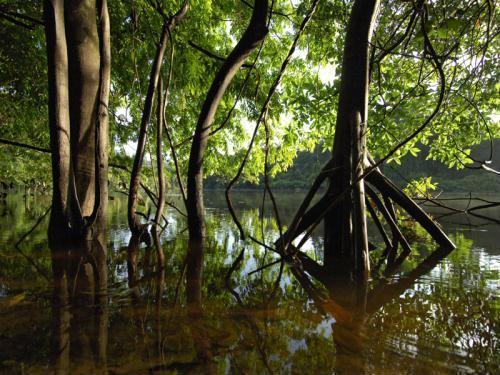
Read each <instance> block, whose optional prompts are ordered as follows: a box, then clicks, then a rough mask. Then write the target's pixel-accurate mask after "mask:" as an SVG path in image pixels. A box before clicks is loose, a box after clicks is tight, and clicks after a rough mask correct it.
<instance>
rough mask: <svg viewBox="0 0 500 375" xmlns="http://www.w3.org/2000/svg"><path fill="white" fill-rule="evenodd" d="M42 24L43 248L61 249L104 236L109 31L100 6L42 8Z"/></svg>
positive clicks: (58, 0) (86, 1)
mask: <svg viewBox="0 0 500 375" xmlns="http://www.w3.org/2000/svg"><path fill="white" fill-rule="evenodd" d="M44 16H45V30H46V42H47V57H48V82H49V127H50V136H51V153H52V173H53V194H52V195H53V201H52V202H53V203H52V214H51V223H50V225H49V242H50V244H51V245H62V246H67V245H68V242H74V243H76V242H79V243H82V241H85V240H89V239H91V238H92V237H94V236H96V235H98V234H99V232H101V231H102V230H104V228H105V221H106V207H107V199H108V193H107V189H108V188H107V183H108V182H107V170H108V156H107V136H108V117H107V111H108V101H109V87H110V60H111V52H110V51H111V48H110V23H109V15H108V10H107V1H106V0H100V1H99V8H98V9H97V7H96V0H75V1H68V2H64V1H62V0H46V1H45V2H44ZM98 20H99V28H98V23H97V21H98ZM96 228H97V229H98V230H97V231H93V229H96Z"/></svg>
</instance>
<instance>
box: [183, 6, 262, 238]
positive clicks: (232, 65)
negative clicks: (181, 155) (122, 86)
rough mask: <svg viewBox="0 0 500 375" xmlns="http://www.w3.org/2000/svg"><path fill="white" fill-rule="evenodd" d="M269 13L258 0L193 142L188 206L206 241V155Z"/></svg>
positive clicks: (195, 234)
mask: <svg viewBox="0 0 500 375" xmlns="http://www.w3.org/2000/svg"><path fill="white" fill-rule="evenodd" d="M267 14H268V0H255V5H254V8H253V13H252V18H251V20H250V24H249V25H248V27H247V29H246V30H245V32H244V34H243V36H242V37H241V39H240V41H239V42H238V44H237V45H236V46H235V47H234V49H233V51H232V52H231V53H230V54H229V56H228V57H227V59H226V60H225V62H224V64H223V65H222V67H221V68H220V70H219V72H218V73H217V75H216V77H215V79H214V80H213V82H212V85H211V86H210V89H209V91H208V93H207V96H206V98H205V102H204V103H203V106H202V109H201V112H200V116H199V117H198V122H197V124H196V130H195V132H194V137H193V142H192V144H191V153H190V155H189V167H188V177H187V202H186V210H187V214H188V229H189V238H190V240H194V241H202V240H203V238H204V237H205V221H204V205H203V159H204V157H205V151H206V148H207V143H208V138H209V136H210V129H211V127H212V123H213V120H214V117H215V113H216V111H217V107H218V106H219V103H220V101H221V99H222V96H223V95H224V92H225V91H226V89H227V87H228V86H229V84H230V82H231V80H232V79H233V77H234V75H235V74H236V73H237V72H238V70H239V69H240V67H241V66H242V65H243V63H244V62H245V60H246V58H247V57H248V56H249V55H250V54H251V53H252V51H253V50H254V49H255V48H256V47H257V46H258V45H259V43H260V42H262V40H263V39H264V37H265V36H266V34H267V26H266V21H267Z"/></svg>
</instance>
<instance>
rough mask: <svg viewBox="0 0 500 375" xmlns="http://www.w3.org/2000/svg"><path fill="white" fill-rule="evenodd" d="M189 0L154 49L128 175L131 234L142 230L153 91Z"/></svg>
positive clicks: (165, 25)
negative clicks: (143, 176) (143, 180)
mask: <svg viewBox="0 0 500 375" xmlns="http://www.w3.org/2000/svg"><path fill="white" fill-rule="evenodd" d="M188 4H189V2H188V1H187V0H186V1H185V2H184V5H183V6H182V8H181V9H180V10H179V11H178V12H177V13H176V14H175V15H174V16H172V17H170V18H168V19H167V20H165V22H164V24H163V28H162V31H161V36H160V41H159V43H158V48H157V49H156V56H155V59H154V60H153V65H152V66H151V74H150V76H149V85H148V91H147V94H146V99H145V101H144V109H143V112H142V119H141V127H140V130H139V139H138V140H137V150H136V153H135V158H134V165H133V167H132V173H131V176H130V186H129V194H128V225H129V227H130V230H131V232H132V233H133V234H140V233H142V231H143V225H141V224H140V222H139V219H138V218H137V214H136V208H137V200H138V198H139V186H140V183H141V170H142V162H143V160H144V150H145V147H146V136H147V132H148V127H149V122H150V120H151V113H152V111H153V101H154V96H155V91H156V89H157V86H158V80H159V78H160V71H161V67H162V64H163V56H164V55H165V50H166V48H167V44H168V39H169V36H170V33H171V32H172V30H173V28H174V27H175V25H176V24H177V23H179V22H180V21H181V20H182V19H183V18H184V16H185V14H186V12H187V10H188Z"/></svg>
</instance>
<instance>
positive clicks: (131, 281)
mask: <svg viewBox="0 0 500 375" xmlns="http://www.w3.org/2000/svg"><path fill="white" fill-rule="evenodd" d="M277 195H278V200H279V208H280V218H281V220H282V221H283V222H284V223H286V222H287V221H289V220H291V218H292V217H293V214H294V212H295V210H296V208H297V205H298V204H299V202H300V201H301V198H302V194H301V193H287V194H285V193H281V194H277ZM172 200H174V201H175V200H178V197H177V198H176V197H172ZM497 200H498V199H497ZM234 201H235V203H236V204H237V206H238V215H239V217H240V218H241V221H242V223H243V225H244V226H245V228H246V229H247V230H248V231H249V232H250V233H252V234H253V235H254V236H255V237H256V238H257V239H259V241H261V242H264V243H266V244H268V245H272V243H273V242H274V240H275V239H276V238H277V236H278V234H279V233H278V226H277V224H276V220H274V219H273V217H272V216H273V215H272V210H271V208H270V207H266V209H265V212H264V214H263V215H262V217H263V219H262V220H261V215H260V211H259V209H260V204H261V196H260V195H257V194H256V193H252V192H239V193H235V196H234ZM453 204H462V203H456V202H455V203H453ZM206 206H207V224H208V233H209V238H208V241H207V243H206V248H205V255H204V257H201V254H199V253H196V251H192V252H190V253H189V256H187V254H188V251H187V237H186V236H187V233H186V231H185V227H186V222H185V219H184V218H183V217H182V216H181V215H180V214H178V213H177V212H176V211H175V210H173V209H168V212H167V214H166V216H167V219H168V222H169V224H168V225H167V226H166V227H165V230H164V231H163V233H162V235H161V238H160V239H159V243H160V247H161V249H162V251H163V254H164V258H165V266H164V267H163V268H161V267H158V264H157V259H158V254H159V253H158V250H157V248H155V246H154V244H153V243H152V244H151V246H149V247H148V246H146V244H140V246H139V247H136V246H133V243H132V244H131V238H130V234H129V232H128V228H127V225H126V201H125V200H124V199H123V198H121V197H120V196H119V195H115V199H114V200H112V201H110V215H109V231H108V235H107V253H108V257H107V261H106V263H105V264H103V266H104V267H105V268H106V270H107V277H106V280H104V281H102V280H99V281H98V282H99V283H101V282H102V283H104V284H103V285H105V288H106V293H103V294H99V295H89V294H88V293H86V292H85V290H88V285H84V283H83V284H82V283H80V282H74V280H63V279H61V278H60V277H59V276H58V272H57V271H54V270H57V269H58V267H60V265H61V264H65V262H68V259H66V258H65V256H67V254H66V255H61V256H59V255H58V254H57V253H55V252H52V253H51V251H50V250H49V249H48V246H47V241H46V230H47V221H48V215H45V216H44V214H46V213H47V209H48V207H49V200H48V198H47V197H40V196H37V197H33V196H31V197H23V196H22V195H9V196H8V197H7V198H6V200H5V201H3V202H0V373H5V374H39V373H43V374H46V373H53V372H55V373H61V374H62V373H68V374H92V373H96V374H150V373H158V374H174V373H187V374H199V373H211V374H265V373H276V374H281V373H283V374H331V373H341V374H342V373H356V374H357V373H388V374H406V373H408V374H410V373H419V374H420V373H437V374H440V373H442V374H448V373H450V374H451V373H453V374H454V373H480V374H485V373H491V374H493V373H499V371H500V370H499V361H500V357H499V354H498V353H499V343H498V340H499V329H498V328H499V327H498V322H499V312H500V303H499V299H498V298H499V287H500V285H499V272H500V243H499V242H498V235H499V233H500V226H499V225H498V224H495V223H494V222H491V221H487V220H485V219H484V218H479V217H471V216H470V215H469V216H465V215H462V214H455V215H451V216H446V217H443V218H442V221H441V223H442V225H443V227H444V229H445V231H446V232H447V233H448V234H449V235H450V237H451V238H452V239H453V241H454V242H455V243H456V245H457V249H456V250H454V251H452V252H451V253H448V252H447V251H444V250H440V249H436V246H435V245H434V244H433V243H432V241H431V240H430V239H429V238H428V237H426V236H425V235H424V233H423V232H422V231H421V230H419V229H418V228H414V225H412V224H411V223H406V224H405V225H406V226H407V231H408V233H409V234H410V233H411V234H412V235H411V236H410V237H411V238H412V240H413V242H412V248H413V250H412V253H411V254H410V255H409V256H408V257H406V258H404V259H402V261H401V263H400V264H397V265H395V266H393V267H389V268H388V267H387V266H386V265H385V264H380V265H378V266H379V267H377V255H379V254H380V252H381V251H380V250H375V251H374V252H373V253H372V262H373V266H374V268H375V271H374V272H373V275H372V276H373V277H372V278H371V279H370V280H368V281H367V282H366V283H361V285H351V284H345V283H341V282H338V281H337V282H335V281H332V284H331V285H329V288H328V289H325V288H323V287H321V286H320V285H319V284H318V283H317V282H315V281H314V280H310V279H308V280H301V279H300V280H299V279H297V278H296V277H295V276H294V270H293V269H292V267H293V266H292V265H290V264H284V265H283V266H282V265H281V263H280V262H278V263H276V264H274V265H272V266H269V267H267V268H264V270H262V271H259V272H253V271H255V270H257V269H259V268H260V267H263V266H265V265H267V264H270V263H273V261H275V260H278V256H277V255H276V254H275V253H273V252H272V251H271V250H269V249H266V248H264V247H263V246H261V245H259V244H256V243H254V242H252V241H246V242H241V241H239V240H238V232H237V230H236V227H235V226H234V224H233V223H232V221H231V219H230V217H229V216H228V214H227V213H226V210H225V203H224V200H223V195H222V194H220V193H208V194H207V198H206ZM141 210H142V211H143V212H145V213H147V212H148V208H147V207H142V208H141ZM432 211H433V214H434V215H435V216H436V217H437V216H440V215H443V214H446V213H447V211H445V210H442V209H440V210H436V209H432ZM482 213H483V215H485V216H488V217H491V218H494V219H496V220H500V210H499V209H498V207H497V208H493V209H489V210H486V211H482ZM38 222H39V223H40V224H39V225H38V226H36V228H35V229H34V230H33V231H32V232H30V230H31V229H32V228H33V226H34V225H35V224H36V223H38ZM372 229H373V228H372ZM27 233H29V235H27V236H26V234H27ZM23 238H24V239H23ZM21 239H23V240H22V241H21V242H20V243H19V244H17V243H18V242H19V241H20V240H21ZM132 242H133V241H132ZM375 242H377V239H376V238H375ZM322 243H323V237H322V229H321V228H319V230H318V231H317V232H316V233H315V234H314V236H313V237H312V238H311V239H310V240H309V241H308V242H307V243H306V245H305V249H306V251H307V253H308V254H309V256H310V257H312V258H314V259H316V260H318V261H319V262H321V248H322ZM16 244H17V246H16ZM131 245H132V246H131ZM78 259H80V258H78V257H76V258H75V257H74V255H73V258H71V260H70V261H71V262H73V263H74V264H76V266H75V267H76V269H77V270H78V272H79V274H80V275H83V274H84V273H85V272H86V265H85V264H84V263H85V262H79V261H78ZM238 259H241V262H237V260H238ZM94 281H95V280H94ZM89 282H92V280H90V281H89ZM61 285H63V286H64V287H61Z"/></svg>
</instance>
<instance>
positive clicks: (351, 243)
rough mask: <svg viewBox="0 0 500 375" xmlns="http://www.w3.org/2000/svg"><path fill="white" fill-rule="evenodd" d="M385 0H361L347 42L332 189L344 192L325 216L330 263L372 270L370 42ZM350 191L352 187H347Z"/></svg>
mask: <svg viewBox="0 0 500 375" xmlns="http://www.w3.org/2000/svg"><path fill="white" fill-rule="evenodd" d="M378 5H379V1H378V0H368V1H360V0H357V1H356V2H355V3H354V5H353V7H352V11H351V16H350V19H349V25H348V28H347V35H346V40H345V45H344V57H343V62H342V77H341V88H340V97H339V105H338V111H337V123H336V127H335V140H334V145H333V154H332V161H333V164H332V168H333V170H334V172H333V173H332V174H331V177H330V187H329V191H328V195H329V196H330V198H331V199H332V200H333V199H335V197H338V196H340V195H341V194H343V197H342V198H341V200H340V202H339V204H338V205H336V207H335V209H334V210H333V211H331V212H329V213H328V214H327V215H326V217H325V257H324V263H325V266H326V267H327V268H329V269H334V268H338V269H339V270H340V269H349V270H354V269H356V270H358V271H368V270H369V262H368V241H367V233H366V215H365V207H364V185H363V184H364V182H363V180H360V181H356V180H357V179H358V177H359V176H361V175H362V173H363V166H364V158H365V150H364V145H365V144H366V142H365V129H366V123H367V114H368V111H367V101H368V86H369V77H368V74H369V48H370V47H369V43H370V39H371V34H372V28H373V24H374V22H375V19H376V15H377V10H378ZM346 191H348V192H349V193H347V194H346V193H345V192H346Z"/></svg>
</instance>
